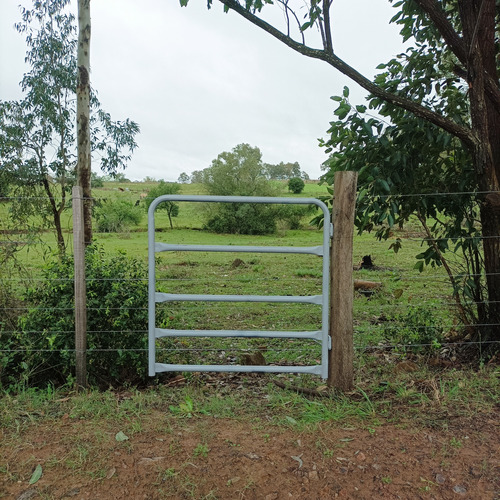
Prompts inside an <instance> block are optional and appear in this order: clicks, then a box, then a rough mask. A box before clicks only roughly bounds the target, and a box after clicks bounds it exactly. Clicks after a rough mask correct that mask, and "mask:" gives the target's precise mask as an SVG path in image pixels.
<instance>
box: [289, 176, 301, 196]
mask: <svg viewBox="0 0 500 500" xmlns="http://www.w3.org/2000/svg"><path fill="white" fill-rule="evenodd" d="M304 187H305V183H304V181H303V180H302V179H301V178H300V177H292V178H291V179H290V180H289V181H288V191H291V192H292V193H294V194H300V193H302V191H303V190H304Z"/></svg>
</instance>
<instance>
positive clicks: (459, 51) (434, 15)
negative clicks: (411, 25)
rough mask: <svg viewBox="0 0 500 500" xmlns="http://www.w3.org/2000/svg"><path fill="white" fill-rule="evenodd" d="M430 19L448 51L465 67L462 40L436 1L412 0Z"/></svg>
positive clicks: (463, 42) (463, 43)
mask: <svg viewBox="0 0 500 500" xmlns="http://www.w3.org/2000/svg"><path fill="white" fill-rule="evenodd" d="M413 1H414V2H415V3H416V4H417V5H418V6H419V7H420V8H421V9H422V10H423V11H424V12H425V13H426V14H427V15H428V16H429V18H430V20H431V21H432V22H433V23H434V26H436V28H437V29H438V31H439V33H441V35H442V37H443V38H444V41H445V42H446V43H447V45H448V47H449V48H450V50H451V51H452V52H453V53H454V54H455V55H456V56H457V58H458V60H459V61H460V62H461V63H462V64H463V65H464V66H465V67H467V59H468V58H467V47H466V44H465V41H464V39H463V38H462V37H461V36H460V35H459V34H458V33H457V32H456V31H455V28H453V25H452V24H451V23H450V21H449V19H448V18H447V17H446V13H445V12H444V10H443V9H442V8H441V5H440V4H439V3H438V2H437V1H436V0H413Z"/></svg>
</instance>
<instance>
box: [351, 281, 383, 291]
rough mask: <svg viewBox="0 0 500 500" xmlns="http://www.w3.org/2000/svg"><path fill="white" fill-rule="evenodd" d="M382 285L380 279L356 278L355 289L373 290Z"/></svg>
mask: <svg viewBox="0 0 500 500" xmlns="http://www.w3.org/2000/svg"><path fill="white" fill-rule="evenodd" d="M381 286H382V283H381V282H380V281H366V280H354V290H372V289H374V288H380V287H381Z"/></svg>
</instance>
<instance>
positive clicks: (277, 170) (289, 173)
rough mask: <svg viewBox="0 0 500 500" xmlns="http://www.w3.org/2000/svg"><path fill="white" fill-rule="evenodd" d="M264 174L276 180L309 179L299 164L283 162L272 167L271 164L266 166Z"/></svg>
mask: <svg viewBox="0 0 500 500" xmlns="http://www.w3.org/2000/svg"><path fill="white" fill-rule="evenodd" d="M264 173H265V175H266V177H267V178H268V179H274V180H287V179H292V178H293V177H299V178H301V179H309V176H308V175H307V173H306V172H303V171H302V170H301V169H300V165H299V163H298V162H295V163H283V162H282V161H281V162H280V163H278V164H277V165H271V164H269V163H265V164H264Z"/></svg>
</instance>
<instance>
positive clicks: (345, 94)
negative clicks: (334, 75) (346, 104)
mask: <svg viewBox="0 0 500 500" xmlns="http://www.w3.org/2000/svg"><path fill="white" fill-rule="evenodd" d="M342 94H343V95H344V97H349V87H347V86H344V90H343V91H342Z"/></svg>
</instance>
